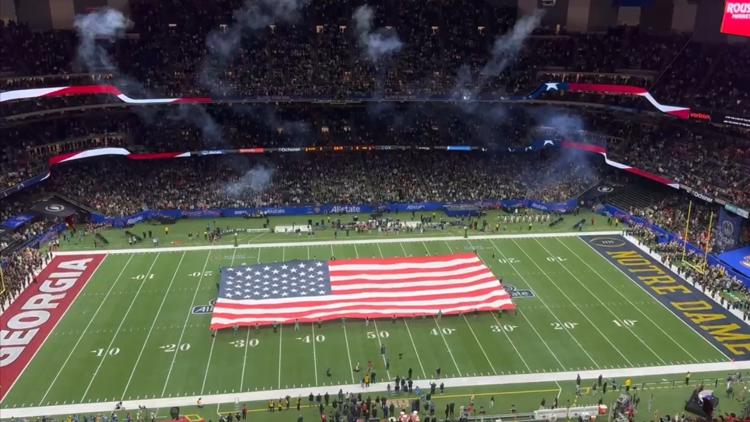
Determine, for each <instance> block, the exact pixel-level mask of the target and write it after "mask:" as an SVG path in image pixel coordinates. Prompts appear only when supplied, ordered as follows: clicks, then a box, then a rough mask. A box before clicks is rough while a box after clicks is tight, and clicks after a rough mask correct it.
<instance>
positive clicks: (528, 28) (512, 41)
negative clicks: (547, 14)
mask: <svg viewBox="0 0 750 422" xmlns="http://www.w3.org/2000/svg"><path fill="white" fill-rule="evenodd" d="M543 14H544V13H543V12H542V11H541V9H537V10H536V11H534V13H533V14H531V15H528V16H524V17H522V18H521V19H519V20H518V21H517V22H516V24H515V25H513V29H512V30H511V31H510V32H508V33H505V34H503V35H502V36H500V37H498V38H496V39H495V43H494V44H493V45H492V51H491V52H490V59H489V60H488V61H487V63H485V65H484V67H483V68H482V71H481V72H480V82H482V83H483V82H484V80H486V79H487V78H489V77H492V76H497V75H499V74H500V73H501V72H502V71H504V70H505V69H507V68H508V66H509V65H510V64H511V63H512V62H513V60H515V59H516V57H518V53H519V52H520V51H521V47H523V43H524V42H525V41H526V39H527V38H528V37H529V35H531V33H532V32H533V31H534V29H536V27H538V26H539V23H540V22H541V20H542V15H543Z"/></svg>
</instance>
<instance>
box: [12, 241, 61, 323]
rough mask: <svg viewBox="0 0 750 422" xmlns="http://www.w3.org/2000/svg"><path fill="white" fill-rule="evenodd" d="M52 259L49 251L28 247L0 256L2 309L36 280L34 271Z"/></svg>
mask: <svg viewBox="0 0 750 422" xmlns="http://www.w3.org/2000/svg"><path fill="white" fill-rule="evenodd" d="M50 259H51V255H50V254H49V253H48V252H43V251H40V250H38V249H32V248H27V249H23V250H21V251H18V252H16V253H14V254H13V255H10V256H2V257H0V266H2V273H3V285H2V286H0V311H4V310H5V307H6V306H8V305H9V304H10V301H11V300H13V298H15V297H16V296H17V295H18V294H20V293H21V292H22V291H23V289H25V288H26V286H28V285H29V283H31V282H32V281H34V273H35V271H37V270H39V269H40V268H41V267H42V266H44V265H46V264H47V262H49V260H50Z"/></svg>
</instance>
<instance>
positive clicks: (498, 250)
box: [490, 240, 599, 369]
mask: <svg viewBox="0 0 750 422" xmlns="http://www.w3.org/2000/svg"><path fill="white" fill-rule="evenodd" d="M490 243H491V244H492V246H493V247H494V248H495V250H496V251H497V252H498V253H499V254H500V256H502V257H503V259H504V260H505V261H506V262H509V261H508V259H507V257H506V256H505V254H504V253H503V251H501V250H500V248H498V247H497V244H496V243H495V242H494V241H493V240H490ZM508 265H510V267H511V268H512V269H513V271H514V272H515V273H516V274H517V275H518V277H519V278H520V279H521V280H522V281H523V282H524V283H525V284H526V285H527V286H529V288H531V284H529V282H528V280H526V277H524V276H523V274H521V272H520V271H518V268H516V266H515V265H513V264H510V263H509V264H508ZM536 297H537V298H538V299H539V302H540V303H541V304H542V305H543V306H544V307H545V308H546V309H547V311H548V312H549V313H550V315H552V318H554V319H555V320H556V321H557V322H558V323H560V324H562V322H560V318H558V317H557V315H556V314H555V313H554V312H552V309H550V307H549V305H547V302H545V301H544V300H543V299H542V298H541V297H540V296H538V295H537V296H536ZM521 315H522V316H523V317H524V319H526V321H529V319H528V318H526V315H524V314H523V313H521ZM529 325H531V321H529ZM531 327H532V328H534V326H533V325H531ZM534 331H536V328H534ZM565 332H566V333H568V335H569V336H570V338H571V339H572V340H573V341H574V342H575V343H576V344H577V345H578V347H579V348H580V349H581V350H582V351H583V353H584V354H585V355H586V356H587V357H588V358H589V359H590V360H591V362H593V363H594V365H596V366H599V364H598V363H596V361H595V360H594V358H592V357H591V355H589V352H587V351H586V349H585V348H584V347H583V346H582V345H581V343H579V342H578V340H577V339H576V338H575V337H574V336H573V333H571V332H570V331H568V330H565ZM537 335H539V333H538V332H537ZM539 338H542V336H541V335H539ZM542 341H544V340H542ZM544 344H545V346H547V348H548V349H549V346H548V345H547V342H544ZM549 351H550V352H551V353H552V355H553V356H555V359H556V360H557V363H560V359H558V358H557V355H555V354H554V352H552V349H549ZM560 366H561V367H562V368H563V369H565V367H564V366H563V365H562V363H560Z"/></svg>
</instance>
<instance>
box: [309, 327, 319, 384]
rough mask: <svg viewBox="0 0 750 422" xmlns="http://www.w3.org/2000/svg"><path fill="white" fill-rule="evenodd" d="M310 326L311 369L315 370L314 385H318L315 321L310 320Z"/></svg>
mask: <svg viewBox="0 0 750 422" xmlns="http://www.w3.org/2000/svg"><path fill="white" fill-rule="evenodd" d="M310 327H312V345H313V369H314V370H315V385H318V354H317V353H316V352H315V323H314V322H311V323H310Z"/></svg>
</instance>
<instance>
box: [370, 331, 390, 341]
mask: <svg viewBox="0 0 750 422" xmlns="http://www.w3.org/2000/svg"><path fill="white" fill-rule="evenodd" d="M390 336H391V334H390V333H389V332H388V331H385V330H381V331H379V332H378V331H368V332H367V338H369V339H373V340H374V339H377V338H378V337H380V338H388V337H390Z"/></svg>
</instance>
